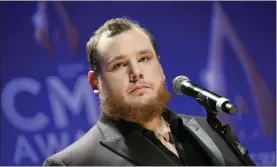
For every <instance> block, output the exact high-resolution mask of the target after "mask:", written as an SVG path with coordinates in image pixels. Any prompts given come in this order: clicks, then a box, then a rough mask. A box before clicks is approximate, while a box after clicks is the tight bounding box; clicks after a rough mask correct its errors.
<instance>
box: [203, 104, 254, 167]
mask: <svg viewBox="0 0 277 167" xmlns="http://www.w3.org/2000/svg"><path fill="white" fill-rule="evenodd" d="M198 102H199V103H201V102H200V101H198ZM205 109H206V112H207V121H208V124H209V125H210V126H211V128H212V129H213V130H214V131H216V132H217V133H218V134H219V136H220V137H221V138H222V139H223V140H224V141H225V142H226V143H227V145H228V146H229V148H231V150H232V151H233V152H234V154H235V155H236V156H237V157H238V158H239V160H240V161H241V162H242V163H243V165H244V166H256V164H255V163H254V162H253V161H252V159H251V158H250V157H249V154H248V150H247V148H245V147H244V146H243V145H242V144H240V142H239V139H238V138H237V137H236V136H235V135H234V133H233V132H232V130H231V127H230V126H229V125H228V124H225V125H223V124H222V123H221V122H220V121H219V119H218V118H217V117H216V116H217V114H218V112H214V111H211V109H210V108H205Z"/></svg>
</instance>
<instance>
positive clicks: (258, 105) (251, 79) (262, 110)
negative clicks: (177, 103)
mask: <svg viewBox="0 0 277 167" xmlns="http://www.w3.org/2000/svg"><path fill="white" fill-rule="evenodd" d="M213 7H214V9H213V16H212V24H211V36H210V37H211V39H210V40H211V41H210V52H209V57H208V61H207V67H206V69H204V70H203V72H202V74H201V79H202V80H203V82H204V83H205V84H206V86H207V88H209V89H210V90H212V91H214V92H217V93H219V94H221V95H222V96H225V97H227V96H228V93H227V91H228V90H227V85H228V84H226V83H225V78H224V76H225V74H224V71H226V70H227V69H225V68H224V63H223V61H224V58H223V56H224V53H223V50H224V49H223V48H224V43H223V41H224V39H227V40H228V41H229V43H230V44H231V46H232V49H233V50H234V51H235V52H234V53H235V54H234V55H235V56H237V58H238V60H239V63H240V65H241V66H242V67H243V68H242V69H243V70H244V71H243V72H244V73H245V74H246V76H247V78H246V79H247V81H248V85H249V86H250V88H249V89H250V91H251V94H252V95H251V96H252V99H251V98H250V100H251V101H253V104H254V105H255V107H254V109H255V110H254V111H257V117H258V120H257V123H256V124H255V125H253V122H252V125H250V126H254V127H255V128H254V130H251V131H247V130H244V129H241V128H240V127H238V126H237V124H236V123H235V120H234V119H232V118H234V116H224V115H222V116H220V118H221V119H222V121H223V122H225V123H228V124H229V125H231V127H232V130H233V131H234V132H235V133H236V134H237V135H238V137H239V139H240V140H241V142H243V143H245V142H250V141H255V140H257V144H258V143H259V140H258V139H259V138H262V137H263V136H266V138H269V139H272V140H271V142H272V143H274V142H275V141H273V140H275V136H276V125H275V121H276V120H275V118H276V112H275V110H276V109H275V105H276V104H275V102H274V99H273V95H272V94H271V93H270V91H269V89H268V88H267V86H266V84H265V82H264V80H263V79H262V77H261V76H260V75H259V73H258V72H257V69H256V68H255V64H254V62H253V60H251V57H250V56H249V55H248V53H247V51H246V49H245V48H244V46H243V44H242V42H241V41H240V39H239V38H238V36H237V34H236V32H235V30H234V28H233V26H232V24H231V23H230V21H229V20H228V17H227V15H226V14H225V13H224V11H223V8H222V7H221V6H220V4H219V3H214V6H213ZM245 98H246V97H243V96H242V95H240V94H237V95H236V97H235V99H234V102H235V103H236V105H237V106H238V108H239V112H238V120H241V119H242V117H243V116H247V115H248V114H250V112H253V111H249V107H248V105H247V103H246V100H245ZM230 100H231V101H232V99H230ZM248 118H250V117H248ZM244 126H246V123H245V124H244ZM260 127H261V128H260ZM263 143H264V144H266V143H265V142H263ZM273 145H274V144H272V146H273ZM250 155H251V157H252V159H253V160H254V161H255V163H256V165H276V150H275V148H273V147H272V150H271V151H269V152H268V151H267V150H265V151H261V152H250Z"/></svg>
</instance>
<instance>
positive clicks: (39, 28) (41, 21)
mask: <svg viewBox="0 0 277 167" xmlns="http://www.w3.org/2000/svg"><path fill="white" fill-rule="evenodd" d="M53 3H54V5H55V9H56V10H57V12H58V13H59V15H60V16H61V18H62V21H63V23H64V25H65V29H66V36H67V38H68V42H69V45H70V48H71V49H72V54H73V55H76V54H77V50H78V44H79V34H78V31H77V29H76V27H75V26H74V24H73V23H72V21H71V19H70V17H69V15H68V13H67V11H66V9H65V7H64V6H63V4H62V3H61V2H58V1H55V2H53ZM33 24H34V29H35V30H34V35H35V39H36V40H37V41H38V43H39V45H41V46H42V47H43V48H44V49H45V51H46V52H47V53H48V54H49V55H54V50H53V46H52V43H51V38H50V35H49V28H48V18H47V2H37V11H36V13H35V14H34V15H33ZM55 35H56V37H57V39H59V38H60V34H59V32H57V33H56V34H55Z"/></svg>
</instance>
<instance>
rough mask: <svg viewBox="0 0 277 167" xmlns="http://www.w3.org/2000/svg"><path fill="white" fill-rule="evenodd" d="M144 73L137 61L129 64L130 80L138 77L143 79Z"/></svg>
mask: <svg viewBox="0 0 277 167" xmlns="http://www.w3.org/2000/svg"><path fill="white" fill-rule="evenodd" d="M143 78H144V75H143V73H142V71H141V69H140V67H139V65H138V64H137V63H133V64H131V66H130V74H129V79H130V82H137V81H138V80H140V79H143Z"/></svg>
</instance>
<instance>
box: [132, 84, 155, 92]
mask: <svg viewBox="0 0 277 167" xmlns="http://www.w3.org/2000/svg"><path fill="white" fill-rule="evenodd" d="M143 88H150V87H149V86H147V85H137V86H135V87H134V88H133V89H132V90H131V91H130V92H129V93H132V92H134V91H136V90H138V89H143Z"/></svg>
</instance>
